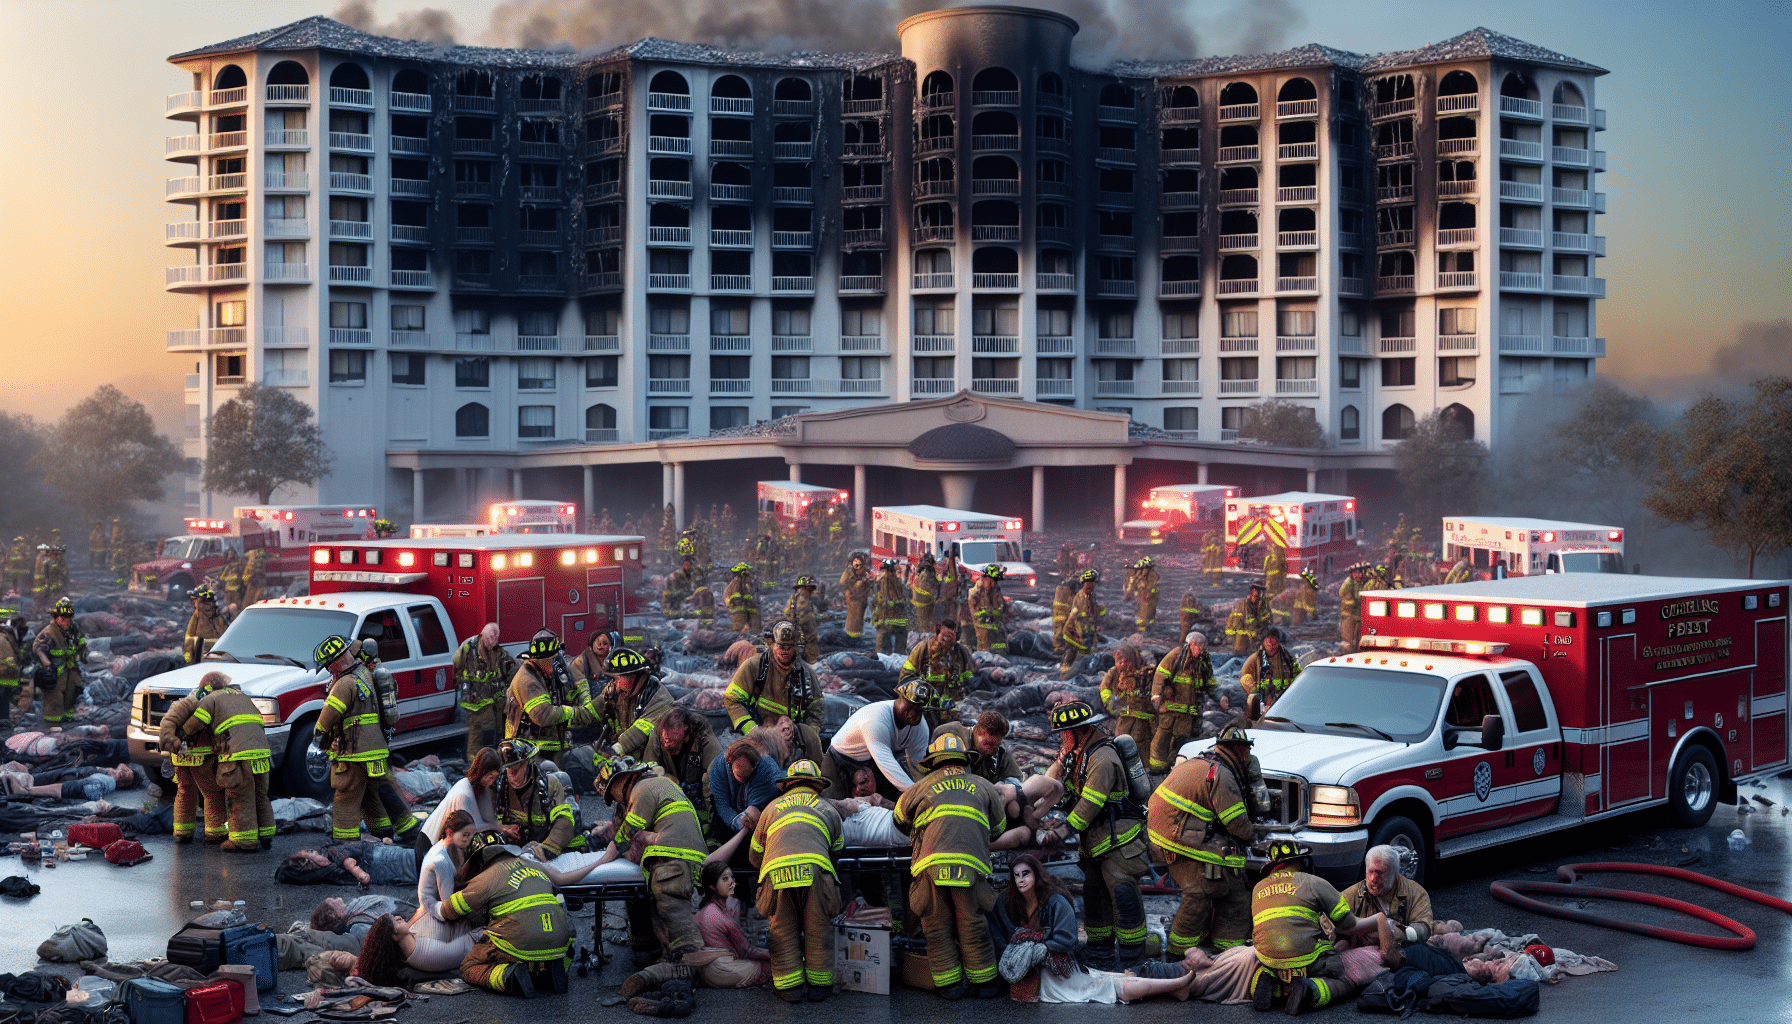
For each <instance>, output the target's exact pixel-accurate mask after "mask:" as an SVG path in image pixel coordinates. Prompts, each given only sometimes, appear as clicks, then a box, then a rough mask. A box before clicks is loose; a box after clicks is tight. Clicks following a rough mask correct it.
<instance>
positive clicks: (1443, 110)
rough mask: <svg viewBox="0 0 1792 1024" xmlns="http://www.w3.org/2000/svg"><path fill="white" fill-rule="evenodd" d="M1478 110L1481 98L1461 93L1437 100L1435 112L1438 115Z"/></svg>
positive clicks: (1474, 94) (1440, 97) (1475, 94)
mask: <svg viewBox="0 0 1792 1024" xmlns="http://www.w3.org/2000/svg"><path fill="white" fill-rule="evenodd" d="M1480 109H1481V97H1480V95H1479V94H1477V93H1472V92H1463V93H1456V94H1454V95H1451V96H1439V97H1438V98H1437V112H1438V113H1440V114H1455V113H1463V112H1467V111H1472V110H1480Z"/></svg>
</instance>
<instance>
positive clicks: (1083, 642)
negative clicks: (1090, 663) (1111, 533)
mask: <svg viewBox="0 0 1792 1024" xmlns="http://www.w3.org/2000/svg"><path fill="white" fill-rule="evenodd" d="M1100 580H1101V572H1100V571H1099V570H1096V569H1084V570H1083V571H1082V572H1081V573H1080V574H1079V575H1078V576H1077V582H1078V584H1080V588H1079V589H1078V590H1077V592H1076V596H1075V597H1073V598H1071V599H1070V614H1069V615H1068V616H1066V617H1065V619H1064V661H1063V664H1061V665H1059V666H1058V677H1059V678H1060V679H1068V678H1070V677H1071V676H1073V675H1075V674H1076V665H1077V662H1079V661H1081V660H1082V658H1083V655H1085V654H1088V653H1089V652H1090V651H1091V650H1094V648H1095V644H1096V642H1097V641H1098V640H1099V639H1100V638H1101V636H1100V633H1101V617H1102V616H1103V615H1104V614H1106V612H1107V609H1105V608H1103V607H1102V606H1101V605H1100V604H1098V603H1096V600H1095V584H1096V583H1098V582H1100Z"/></svg>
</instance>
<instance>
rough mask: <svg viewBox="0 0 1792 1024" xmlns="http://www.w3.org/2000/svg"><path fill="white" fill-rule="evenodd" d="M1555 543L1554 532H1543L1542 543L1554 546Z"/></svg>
mask: <svg viewBox="0 0 1792 1024" xmlns="http://www.w3.org/2000/svg"><path fill="white" fill-rule="evenodd" d="M1555 542H1556V534H1555V531H1554V530H1545V531H1543V543H1545V544H1554V543H1555Z"/></svg>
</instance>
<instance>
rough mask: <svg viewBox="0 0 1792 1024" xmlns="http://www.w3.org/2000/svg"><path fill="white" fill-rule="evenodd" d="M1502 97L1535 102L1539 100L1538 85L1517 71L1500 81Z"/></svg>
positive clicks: (1509, 73)
mask: <svg viewBox="0 0 1792 1024" xmlns="http://www.w3.org/2000/svg"><path fill="white" fill-rule="evenodd" d="M1500 95H1501V96H1510V97H1512V98H1513V99H1515V100H1534V99H1536V98H1537V83H1535V82H1533V81H1531V80H1530V79H1529V78H1526V77H1525V76H1524V75H1521V74H1519V73H1518V72H1516V71H1512V72H1508V73H1507V75H1506V77H1505V78H1503V79H1501V80H1500Z"/></svg>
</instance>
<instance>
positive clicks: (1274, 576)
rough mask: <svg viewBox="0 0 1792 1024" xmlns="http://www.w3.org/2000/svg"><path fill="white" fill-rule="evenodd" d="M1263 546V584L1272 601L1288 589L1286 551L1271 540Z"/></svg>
mask: <svg viewBox="0 0 1792 1024" xmlns="http://www.w3.org/2000/svg"><path fill="white" fill-rule="evenodd" d="M1263 546H1264V548H1265V550H1264V552H1263V582H1264V584H1265V587H1266V589H1267V591H1268V594H1269V599H1270V600H1272V601H1273V600H1275V599H1276V598H1277V597H1278V596H1280V595H1281V593H1282V591H1284V590H1287V589H1288V549H1287V548H1285V547H1283V546H1282V545H1280V544H1277V543H1276V542H1275V541H1273V540H1271V541H1265V542H1264V545H1263Z"/></svg>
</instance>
